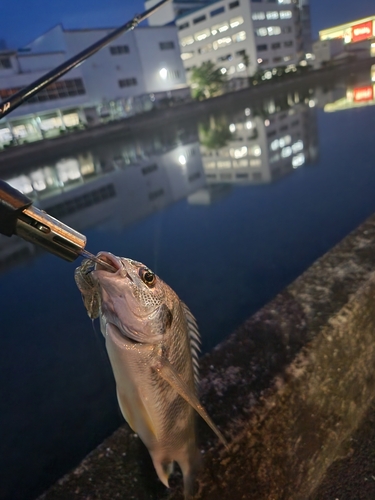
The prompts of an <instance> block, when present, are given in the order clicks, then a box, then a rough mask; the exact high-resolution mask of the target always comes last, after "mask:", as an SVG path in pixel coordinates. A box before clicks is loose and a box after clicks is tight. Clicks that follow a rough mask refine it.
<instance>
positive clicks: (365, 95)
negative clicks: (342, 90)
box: [353, 85, 374, 102]
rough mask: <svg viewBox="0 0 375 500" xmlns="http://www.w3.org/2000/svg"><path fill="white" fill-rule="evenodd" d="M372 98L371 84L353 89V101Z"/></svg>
mask: <svg viewBox="0 0 375 500" xmlns="http://www.w3.org/2000/svg"><path fill="white" fill-rule="evenodd" d="M373 100H374V89H373V87H372V85H369V86H368V87H359V88H357V89H353V101H354V102H365V101H373Z"/></svg>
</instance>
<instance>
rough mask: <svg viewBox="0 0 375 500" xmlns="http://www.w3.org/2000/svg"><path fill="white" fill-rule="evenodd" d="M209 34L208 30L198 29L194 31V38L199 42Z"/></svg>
mask: <svg viewBox="0 0 375 500" xmlns="http://www.w3.org/2000/svg"><path fill="white" fill-rule="evenodd" d="M209 36H210V30H209V29H205V30H203V31H198V32H197V33H195V35H194V38H195V39H196V41H197V42H200V41H201V40H205V39H206V38H208V37H209Z"/></svg>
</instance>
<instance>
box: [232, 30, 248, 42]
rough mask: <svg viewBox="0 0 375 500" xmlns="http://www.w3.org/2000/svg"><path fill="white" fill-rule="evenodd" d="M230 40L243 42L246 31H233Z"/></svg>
mask: <svg viewBox="0 0 375 500" xmlns="http://www.w3.org/2000/svg"><path fill="white" fill-rule="evenodd" d="M232 40H233V42H234V43H236V42H243V41H244V40H246V31H239V32H238V33H235V34H234V35H232Z"/></svg>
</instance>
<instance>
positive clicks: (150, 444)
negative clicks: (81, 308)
mask: <svg viewBox="0 0 375 500" xmlns="http://www.w3.org/2000/svg"><path fill="white" fill-rule="evenodd" d="M97 258H99V259H101V260H102V261H104V262H105V263H107V264H109V265H110V266H112V269H113V272H111V271H110V270H108V267H104V266H102V265H100V264H99V263H96V264H93V263H92V262H91V261H90V260H85V261H83V262H82V264H81V266H80V267H78V268H77V269H76V271H75V281H76V284H77V286H78V289H79V290H80V292H81V294H82V298H83V302H84V305H85V308H86V310H87V313H88V316H89V317H90V318H91V319H95V318H99V321H100V330H101V332H102V334H103V336H104V338H105V344H106V350H107V353H108V357H109V360H110V363H111V366H112V370H113V374H114V378H115V382H116V391H117V399H118V403H119V406H120V409H121V412H122V414H123V416H124V418H125V420H126V421H127V423H128V424H129V426H130V427H131V429H133V431H134V432H135V433H136V434H138V436H139V437H140V438H141V440H142V441H143V443H144V444H145V445H146V447H147V448H148V451H149V453H150V455H151V458H152V461H153V464H154V467H155V470H156V473H157V475H158V477H159V479H160V481H161V482H162V483H163V484H164V485H165V486H166V487H169V483H168V480H169V477H170V475H171V474H172V472H173V470H174V463H175V462H177V463H178V465H179V466H180V468H181V471H182V474H183V481H184V496H185V499H189V498H191V496H192V495H193V493H194V480H195V477H196V474H197V472H198V470H199V468H200V465H201V454H200V452H199V449H198V446H197V435H196V426H195V416H196V413H198V414H199V415H200V416H201V417H202V418H203V419H204V420H205V421H206V423H207V424H208V425H209V426H210V427H211V429H212V430H213V431H214V432H215V434H216V435H217V436H218V438H219V439H220V441H221V442H222V443H223V444H224V445H225V446H227V442H226V440H225V438H224V436H223V435H222V433H221V432H220V431H219V429H218V428H217V427H216V425H215V424H214V423H213V421H212V420H211V418H210V417H209V416H208V414H207V412H206V410H205V409H204V407H203V406H202V404H201V403H200V401H199V399H198V395H197V390H198V385H199V373H198V370H199V366H198V356H199V351H200V335H199V331H198V326H197V322H196V320H195V318H194V316H193V314H192V313H191V312H190V310H189V308H188V307H187V306H186V305H185V304H184V302H182V301H181V300H180V299H179V297H178V296H177V294H176V293H175V292H174V291H173V290H172V289H171V288H170V287H169V286H168V285H167V284H166V283H165V282H164V281H162V280H161V279H160V278H159V277H158V276H157V275H156V274H155V273H154V272H152V271H151V270H150V269H149V268H148V267H147V266H145V265H144V264H142V263H140V262H137V261H135V260H132V259H129V258H124V257H116V256H115V255H113V254H111V253H109V252H99V253H98V255H97Z"/></svg>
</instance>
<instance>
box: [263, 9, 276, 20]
mask: <svg viewBox="0 0 375 500" xmlns="http://www.w3.org/2000/svg"><path fill="white" fill-rule="evenodd" d="M266 17H267V19H279V13H278V12H277V10H270V11H269V12H267V13H266Z"/></svg>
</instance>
